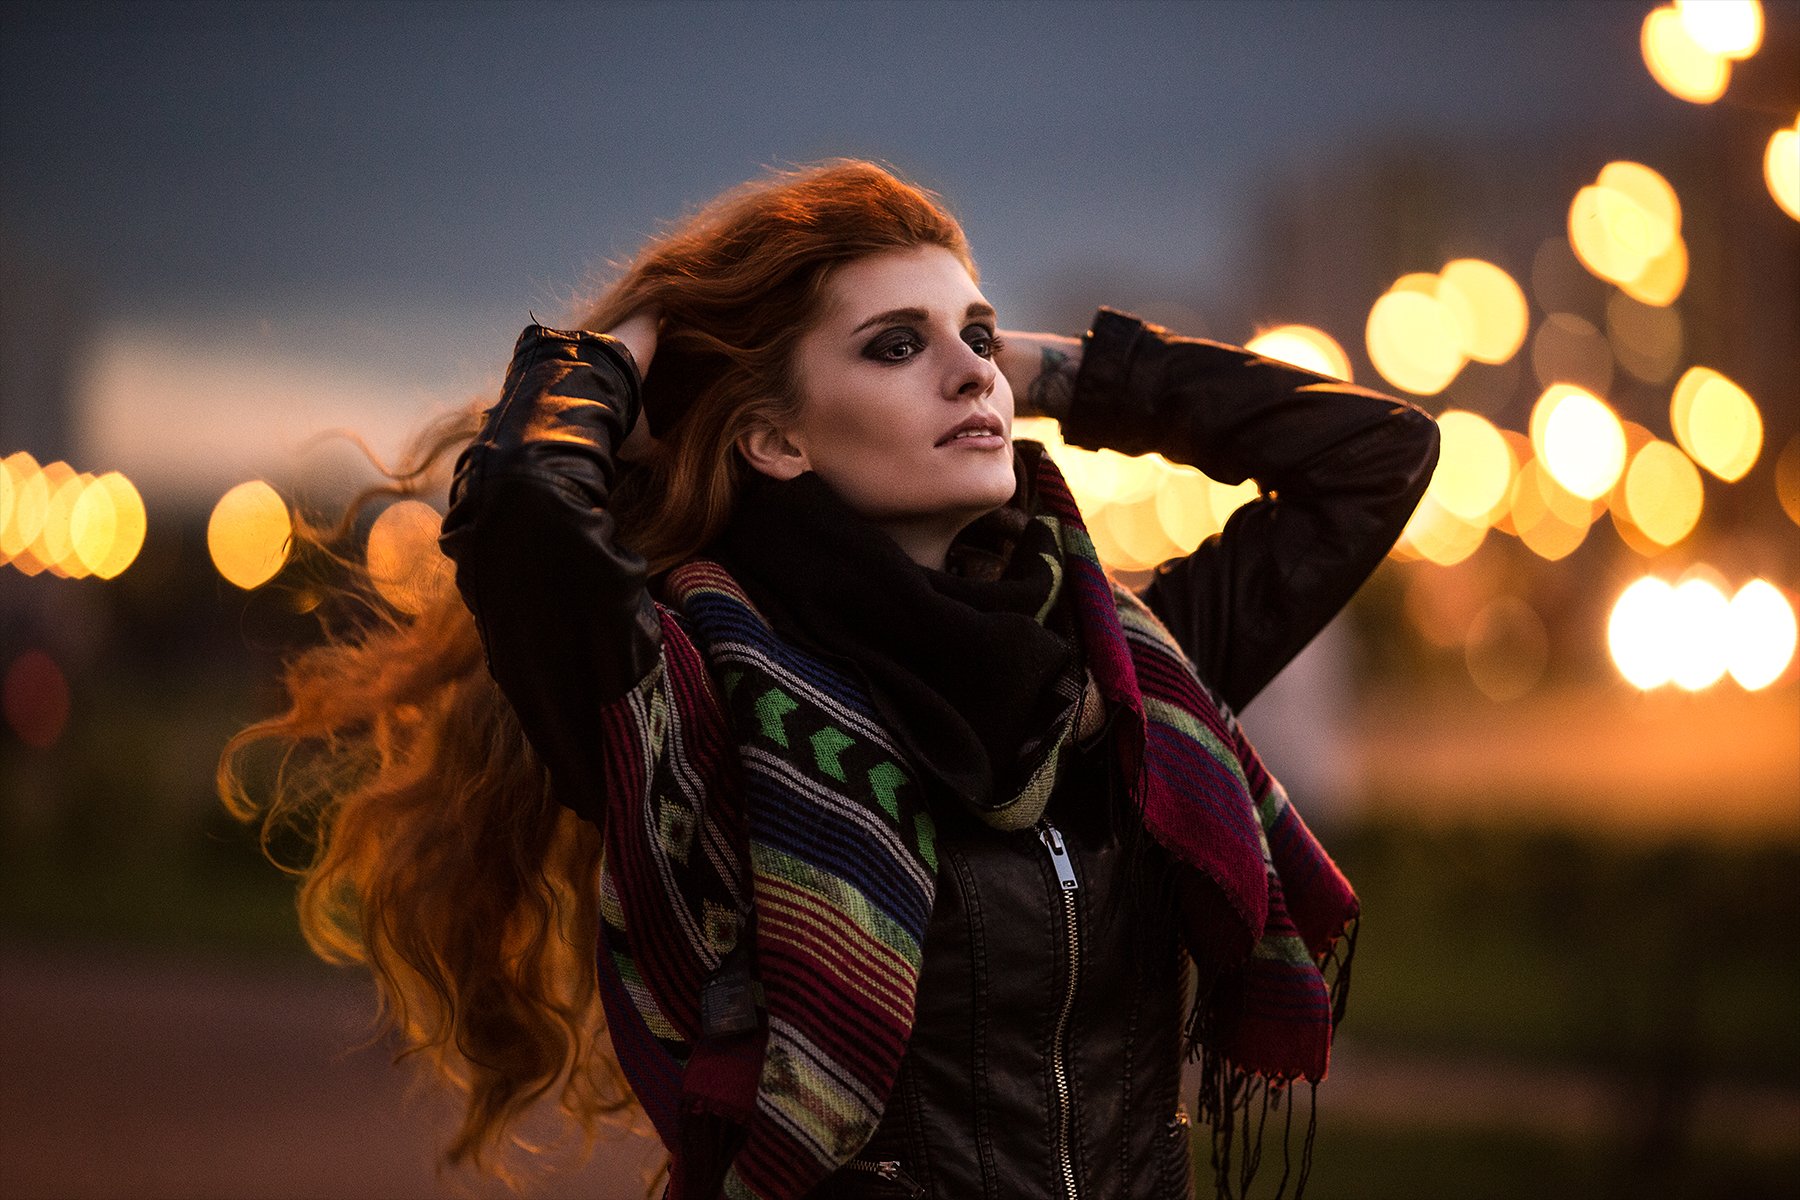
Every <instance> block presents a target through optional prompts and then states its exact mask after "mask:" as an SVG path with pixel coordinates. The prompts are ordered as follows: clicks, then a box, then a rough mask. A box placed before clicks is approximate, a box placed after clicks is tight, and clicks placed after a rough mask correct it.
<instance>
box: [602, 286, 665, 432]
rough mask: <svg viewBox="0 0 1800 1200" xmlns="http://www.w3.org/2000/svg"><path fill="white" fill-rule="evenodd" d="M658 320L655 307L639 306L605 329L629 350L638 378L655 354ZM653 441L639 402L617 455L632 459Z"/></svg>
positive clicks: (646, 373) (643, 373)
mask: <svg viewBox="0 0 1800 1200" xmlns="http://www.w3.org/2000/svg"><path fill="white" fill-rule="evenodd" d="M661 324H662V314H661V313H660V312H659V311H657V310H656V309H654V308H643V309H639V310H638V311H637V312H634V313H632V314H631V315H630V316H629V317H626V318H625V319H624V320H623V321H620V322H619V323H618V324H617V325H615V326H613V327H612V328H611V329H608V330H607V331H606V333H607V336H608V337H615V338H618V339H619V340H620V341H621V342H624V343H625V347H626V349H628V350H630V351H631V356H632V358H634V359H636V360H637V368H638V376H639V378H640V380H641V379H642V378H643V377H644V376H646V375H648V374H650V360H651V359H652V358H653V357H655V355H656V334H657V328H658V326H660V325H661ZM655 445H656V439H655V438H653V437H651V436H650V422H649V421H648V420H646V419H645V417H644V410H643V408H642V407H641V406H640V407H639V409H638V417H637V424H635V425H633V426H632V427H631V432H630V433H629V434H628V435H626V438H625V442H624V444H623V445H621V446H620V447H619V450H618V454H619V458H620V459H621V460H623V461H625V462H636V461H638V460H639V459H641V458H644V457H645V456H646V455H648V454H649V453H650V451H651V450H652V449H653V448H654V447H655Z"/></svg>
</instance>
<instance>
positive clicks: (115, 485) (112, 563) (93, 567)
mask: <svg viewBox="0 0 1800 1200" xmlns="http://www.w3.org/2000/svg"><path fill="white" fill-rule="evenodd" d="M147 528H148V522H147V518H146V515H145V512H144V500H143V497H142V496H140V495H139V494H138V490H137V488H136V487H135V486H134V485H133V484H132V482H131V480H129V479H127V478H125V476H123V475H121V474H120V473H119V472H117V471H108V472H107V473H106V474H104V475H101V476H100V477H98V478H97V479H95V480H94V481H93V483H91V484H89V485H88V487H87V488H86V490H84V491H83V492H82V493H81V498H80V499H79V500H77V501H76V502H75V510H74V512H73V513H71V514H70V517H69V538H70V541H71V542H72V543H73V544H74V549H75V555H76V557H77V558H79V559H80V560H81V564H82V566H83V567H85V568H86V569H87V570H88V571H90V572H92V573H93V574H94V575H95V576H96V577H97V578H100V579H116V578H118V577H119V576H120V575H121V574H123V573H124V571H125V568H126V567H129V566H130V565H131V564H132V563H133V562H134V561H135V560H136V559H137V556H138V551H139V550H141V549H143V546H144V533H145V530H146V529H147Z"/></svg>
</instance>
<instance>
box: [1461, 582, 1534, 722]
mask: <svg viewBox="0 0 1800 1200" xmlns="http://www.w3.org/2000/svg"><path fill="white" fill-rule="evenodd" d="M1549 661H1550V635H1549V634H1548V633H1547V632H1546V631H1545V629H1544V622H1543V619H1542V618H1541V617H1539V616H1538V614H1537V610H1536V609H1534V608H1532V607H1531V605H1529V604H1527V603H1525V601H1523V600H1521V599H1519V598H1518V597H1517V596H1504V595H1503V596H1496V597H1495V598H1494V599H1493V600H1492V601H1490V602H1489V603H1488V604H1487V606H1486V607H1484V608H1483V609H1482V610H1481V612H1480V613H1478V614H1477V615H1476V617H1475V620H1474V621H1473V622H1472V623H1471V624H1470V626H1469V632H1468V636H1467V637H1466V638H1465V639H1464V642H1463V663H1464V665H1465V666H1466V667H1467V668H1468V671H1469V678H1470V679H1471V680H1473V681H1474V683H1475V686H1476V687H1477V688H1479V689H1480V690H1481V693H1482V694H1483V695H1484V696H1486V697H1487V698H1488V699H1490V700H1493V701H1495V702H1496V703H1504V702H1506V701H1508V700H1517V699H1518V698H1519V697H1521V696H1523V695H1525V694H1526V693H1527V692H1529V691H1531V689H1532V688H1534V687H1536V686H1537V684H1538V680H1540V679H1542V678H1543V675H1544V667H1545V666H1546V665H1547V664H1548V662H1549Z"/></svg>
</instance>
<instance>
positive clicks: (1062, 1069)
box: [1044, 821, 1081, 1200]
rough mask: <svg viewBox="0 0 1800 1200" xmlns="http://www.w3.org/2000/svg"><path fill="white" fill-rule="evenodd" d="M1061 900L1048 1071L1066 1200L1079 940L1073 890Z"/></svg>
mask: <svg viewBox="0 0 1800 1200" xmlns="http://www.w3.org/2000/svg"><path fill="white" fill-rule="evenodd" d="M1044 828H1045V831H1046V833H1047V834H1048V835H1049V836H1054V837H1056V838H1057V839H1058V840H1060V834H1058V832H1057V829H1056V826H1054V825H1052V824H1050V822H1048V821H1045V822H1044ZM1046 848H1048V849H1051V853H1052V854H1054V853H1055V850H1054V848H1052V847H1050V846H1049V845H1048V842H1047V841H1046ZM1062 901H1063V916H1064V918H1065V924H1064V929H1065V931H1066V932H1067V935H1068V942H1069V985H1068V987H1067V989H1065V990H1064V992H1063V1000H1062V1010H1061V1011H1060V1012H1058V1013H1057V1015H1056V1034H1055V1037H1054V1038H1053V1039H1052V1041H1051V1045H1050V1072H1051V1077H1052V1078H1053V1079H1054V1080H1055V1081H1056V1095H1057V1101H1058V1105H1057V1112H1056V1162H1057V1167H1058V1168H1059V1169H1060V1170H1061V1171H1062V1179H1063V1192H1064V1194H1065V1195H1066V1196H1067V1197H1068V1200H1077V1195H1078V1193H1077V1191H1076V1187H1075V1162H1074V1157H1073V1155H1072V1153H1071V1151H1070V1146H1069V1142H1070V1140H1071V1139H1070V1132H1071V1130H1070V1126H1071V1124H1072V1118H1073V1116H1074V1112H1073V1110H1074V1098H1073V1096H1072V1095H1071V1093H1070V1090H1069V1069H1068V1063H1067V1061H1066V1059H1067V1047H1068V1036H1069V1018H1070V1017H1071V1016H1072V1015H1073V1014H1074V1011H1075V986H1076V983H1077V982H1078V981H1079V980H1080V978H1081V939H1080V936H1079V935H1078V933H1077V930H1076V925H1075V893H1074V891H1073V890H1070V889H1064V890H1063V894H1062Z"/></svg>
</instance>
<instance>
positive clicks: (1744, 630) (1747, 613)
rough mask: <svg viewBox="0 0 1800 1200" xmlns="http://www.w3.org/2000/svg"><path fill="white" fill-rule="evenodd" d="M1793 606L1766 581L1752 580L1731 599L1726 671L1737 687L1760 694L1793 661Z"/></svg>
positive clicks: (1727, 632) (1794, 628)
mask: <svg viewBox="0 0 1800 1200" xmlns="http://www.w3.org/2000/svg"><path fill="white" fill-rule="evenodd" d="M1796 633H1797V630H1796V626H1795V620H1794V606H1793V605H1792V604H1790V603H1788V598H1787V597H1786V596H1784V595H1782V594H1781V590H1780V589H1779V588H1777V587H1776V586H1775V585H1774V584H1772V583H1770V582H1769V581H1768V580H1766V579H1752V580H1751V581H1750V582H1749V583H1746V584H1745V585H1744V586H1743V587H1741V588H1739V589H1738V592H1737V595H1735V596H1733V597H1732V598H1731V611H1730V616H1729V619H1728V620H1727V622H1726V647H1725V662H1726V669H1727V670H1728V671H1730V672H1731V677H1732V678H1733V679H1735V680H1737V682H1738V686H1740V687H1742V688H1743V689H1744V690H1746V691H1751V692H1755V691H1761V690H1762V689H1763V688H1766V687H1768V686H1769V685H1770V684H1771V683H1774V682H1775V681H1776V680H1777V679H1780V678H1781V676H1782V674H1783V673H1784V672H1785V671H1786V670H1787V668H1788V664H1789V663H1790V662H1792V661H1793V659H1794V644H1795V638H1796Z"/></svg>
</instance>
